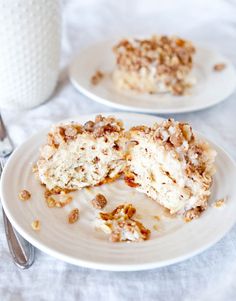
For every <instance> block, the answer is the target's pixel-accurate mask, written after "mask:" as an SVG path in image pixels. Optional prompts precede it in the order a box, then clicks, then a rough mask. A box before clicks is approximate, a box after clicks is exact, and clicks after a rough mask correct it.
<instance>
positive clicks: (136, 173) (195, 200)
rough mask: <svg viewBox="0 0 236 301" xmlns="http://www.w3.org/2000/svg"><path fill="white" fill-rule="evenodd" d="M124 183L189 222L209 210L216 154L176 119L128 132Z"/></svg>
mask: <svg viewBox="0 0 236 301" xmlns="http://www.w3.org/2000/svg"><path fill="white" fill-rule="evenodd" d="M128 140H129V141H130V147H129V154H128V158H127V169H126V176H125V181H126V183H127V184H128V185H129V186H131V187H136V189H138V190H139V191H141V192H143V193H145V194H147V195H148V196H149V197H151V198H152V199H154V200H156V201H157V202H158V203H160V204H161V205H162V206H164V207H165V208H167V209H169V210H170V213H171V214H176V213H177V214H182V215H184V216H185V218H186V220H187V221H188V220H191V219H193V218H194V217H197V216H199V215H200V214H201V212H202V211H204V210H205V209H206V207H207V203H208V199H209V196H210V187H211V184H212V176H213V174H214V160H215V156H216V152H215V151H214V150H212V149H211V148H210V146H209V145H208V143H206V142H204V141H202V140H201V139H199V138H198V137H197V135H196V134H194V133H193V131H192V129H191V127H190V126H189V125H188V124H187V123H180V122H175V121H174V120H173V119H169V120H166V121H163V122H161V123H157V124H155V125H154V126H152V127H146V126H138V127H134V128H132V129H130V131H129V132H128Z"/></svg>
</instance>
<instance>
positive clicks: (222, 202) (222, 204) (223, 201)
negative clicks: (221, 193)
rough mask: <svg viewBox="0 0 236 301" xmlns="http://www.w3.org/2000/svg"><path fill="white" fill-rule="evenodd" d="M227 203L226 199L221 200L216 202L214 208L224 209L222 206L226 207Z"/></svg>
mask: <svg viewBox="0 0 236 301" xmlns="http://www.w3.org/2000/svg"><path fill="white" fill-rule="evenodd" d="M225 202H226V198H222V199H219V200H217V201H215V203H214V204H213V206H214V207H215V208H220V207H222V206H224V205H225Z"/></svg>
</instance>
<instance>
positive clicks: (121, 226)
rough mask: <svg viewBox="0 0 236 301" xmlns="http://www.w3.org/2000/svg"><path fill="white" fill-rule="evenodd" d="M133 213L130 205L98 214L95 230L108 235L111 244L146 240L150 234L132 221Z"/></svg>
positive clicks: (140, 224)
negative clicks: (97, 229)
mask: <svg viewBox="0 0 236 301" xmlns="http://www.w3.org/2000/svg"><path fill="white" fill-rule="evenodd" d="M135 212H136V209H135V208H134V207H133V205H132V204H124V205H120V206H118V207H117V208H115V209H114V210H113V211H112V212H100V213H99V218H98V220H97V228H99V229H101V230H102V231H103V232H105V233H107V234H109V240H110V241H112V242H122V241H130V242H134V241H142V240H147V239H148V238H149V236H150V233H151V232H150V230H149V229H147V228H145V227H144V225H143V224H142V223H140V222H138V221H136V220H134V219H132V217H133V215H134V214H135Z"/></svg>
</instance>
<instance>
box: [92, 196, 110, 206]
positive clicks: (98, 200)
mask: <svg viewBox="0 0 236 301" xmlns="http://www.w3.org/2000/svg"><path fill="white" fill-rule="evenodd" d="M106 204H107V199H106V198H105V196H104V195H103V194H101V193H99V194H97V195H96V196H95V198H94V199H93V200H92V205H93V207H94V208H96V209H103V208H104V207H105V206H106Z"/></svg>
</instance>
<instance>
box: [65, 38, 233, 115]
mask: <svg viewBox="0 0 236 301" xmlns="http://www.w3.org/2000/svg"><path fill="white" fill-rule="evenodd" d="M116 42H117V41H106V42H100V43H98V44H95V45H93V46H90V47H89V48H87V49H85V50H83V51H81V53H80V54H79V55H78V57H76V58H75V59H74V60H73V61H72V64H71V66H70V71H69V73H70V79H71V82H72V84H73V85H74V86H75V88H76V89H78V90H79V91H80V92H81V93H82V94H84V95H86V96H87V97H89V98H91V99H93V100H95V101H97V102H100V103H102V104H105V105H108V106H111V107H114V108H117V109H121V110H126V111H136V112H142V113H159V114H160V113H161V114H164V113H165V114H167V113H183V112H191V111H196V110H201V109H205V108H207V107H210V106H213V105H215V104H217V103H218V102H220V101H223V100H225V99H226V98H227V97H228V96H230V95H231V94H232V93H233V91H234V89H235V87H236V71H235V69H234V67H233V65H232V63H231V62H230V61H229V60H228V59H226V58H225V57H223V56H222V55H221V54H218V53H215V52H213V51H211V50H207V49H204V48H200V47H197V51H196V55H195V58H194V62H195V63H194V68H193V71H192V73H193V74H194V77H195V78H196V79H197V84H196V85H195V86H194V87H193V88H192V89H191V90H189V95H186V96H173V95H171V94H170V93H162V94H153V95H150V94H143V95H139V94H138V93H135V92H132V91H131V92H122V91H118V90H117V89H116V88H115V87H114V85H113V83H112V78H111V75H107V76H105V78H104V79H103V80H102V81H101V82H100V83H99V84H98V85H96V86H94V85H92V84H91V82H90V79H91V76H92V75H94V73H95V71H96V70H101V71H103V72H105V73H106V74H111V73H112V70H114V66H115V57H114V54H113V53H112V50H111V49H112V46H113V45H115V43H116ZM217 63H225V64H226V65H227V68H225V69H224V70H222V71H221V72H215V71H213V66H214V65H215V64H217Z"/></svg>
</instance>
